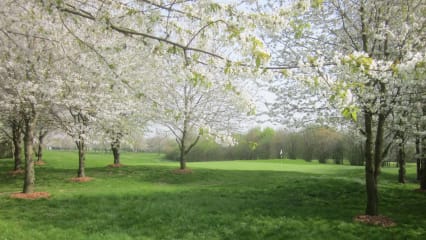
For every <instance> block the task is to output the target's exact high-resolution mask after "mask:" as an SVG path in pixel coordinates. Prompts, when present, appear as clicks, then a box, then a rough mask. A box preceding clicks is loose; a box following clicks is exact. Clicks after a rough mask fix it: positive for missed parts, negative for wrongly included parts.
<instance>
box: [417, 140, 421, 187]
mask: <svg viewBox="0 0 426 240" xmlns="http://www.w3.org/2000/svg"><path fill="white" fill-rule="evenodd" d="M420 155H421V152H420V137H419V136H417V137H416V170H417V171H416V173H417V180H420V172H421V157H420Z"/></svg>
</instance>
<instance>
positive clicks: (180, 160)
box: [179, 150, 186, 170]
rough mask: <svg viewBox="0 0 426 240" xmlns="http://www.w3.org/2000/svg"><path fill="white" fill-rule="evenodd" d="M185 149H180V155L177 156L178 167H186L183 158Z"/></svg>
mask: <svg viewBox="0 0 426 240" xmlns="http://www.w3.org/2000/svg"><path fill="white" fill-rule="evenodd" d="M185 157H186V156H185V151H184V150H181V151H180V157H179V163H180V169H182V170H183V169H186V158H185Z"/></svg>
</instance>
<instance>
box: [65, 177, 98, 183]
mask: <svg viewBox="0 0 426 240" xmlns="http://www.w3.org/2000/svg"><path fill="white" fill-rule="evenodd" d="M92 180H93V178H91V177H75V178H71V179H70V181H71V182H90V181H92Z"/></svg>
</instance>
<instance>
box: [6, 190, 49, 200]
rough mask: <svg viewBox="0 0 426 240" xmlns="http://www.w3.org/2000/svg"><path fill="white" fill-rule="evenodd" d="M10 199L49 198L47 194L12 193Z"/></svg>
mask: <svg viewBox="0 0 426 240" xmlns="http://www.w3.org/2000/svg"><path fill="white" fill-rule="evenodd" d="M10 197H11V198H18V199H30V200H35V199H40V198H49V197H50V194H49V193H48V192H33V193H12V194H11V195H10Z"/></svg>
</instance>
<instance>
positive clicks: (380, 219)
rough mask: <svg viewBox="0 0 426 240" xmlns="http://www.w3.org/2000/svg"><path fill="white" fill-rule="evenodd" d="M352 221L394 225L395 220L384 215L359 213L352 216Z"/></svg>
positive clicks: (382, 225)
mask: <svg viewBox="0 0 426 240" xmlns="http://www.w3.org/2000/svg"><path fill="white" fill-rule="evenodd" d="M354 221H355V222H360V223H365V224H370V225H375V226H381V227H394V226H396V222H394V221H393V220H392V219H390V218H388V217H385V216H369V215H359V216H356V217H355V218H354Z"/></svg>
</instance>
